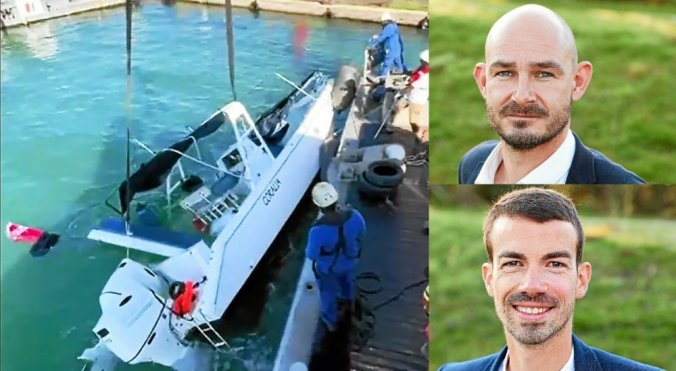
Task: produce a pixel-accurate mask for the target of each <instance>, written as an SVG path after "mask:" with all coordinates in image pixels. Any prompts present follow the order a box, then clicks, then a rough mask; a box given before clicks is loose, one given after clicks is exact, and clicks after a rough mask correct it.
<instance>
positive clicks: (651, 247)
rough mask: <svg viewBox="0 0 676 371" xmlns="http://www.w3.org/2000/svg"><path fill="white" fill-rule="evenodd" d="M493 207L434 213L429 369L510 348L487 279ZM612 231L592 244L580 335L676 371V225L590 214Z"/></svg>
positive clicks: (586, 216)
mask: <svg viewBox="0 0 676 371" xmlns="http://www.w3.org/2000/svg"><path fill="white" fill-rule="evenodd" d="M487 210H488V206H486V207H483V208H479V207H477V206H472V207H469V208H458V207H448V206H446V207H443V206H436V207H435V206H432V207H431V208H430V282H431V285H430V291H431V293H430V296H431V298H430V308H431V309H430V328H431V334H430V336H431V338H430V369H431V370H435V369H437V368H438V367H439V366H440V365H441V364H443V363H445V362H449V361H463V360H468V359H472V358H477V357H480V356H484V355H488V354H492V353H495V352H497V351H499V350H500V349H502V347H504V345H505V338H504V333H503V330H502V326H501V324H500V322H499V320H498V318H497V315H496V314H495V309H494V306H493V301H492V298H490V297H489V296H488V295H487V294H486V291H485V288H484V285H483V282H482V279H481V264H482V263H484V262H485V261H486V259H487V258H486V252H485V249H484V246H483V243H482V238H481V233H482V223H483V218H484V216H485V213H486V212H487ZM582 222H583V225H584V227H585V229H586V228H588V227H590V226H599V225H606V226H609V227H610V228H611V230H612V231H613V232H612V234H610V235H609V236H607V237H605V238H600V239H588V241H587V243H586V245H585V248H584V255H583V259H584V260H585V261H589V262H591V263H592V267H593V275H592V280H591V284H590V287H589V291H588V292H587V295H586V297H585V298H584V299H582V300H580V301H578V302H577V306H576V309H575V315H574V332H575V334H576V335H578V336H579V337H580V338H581V339H582V340H583V341H584V342H586V343H587V344H589V345H591V346H595V347H598V348H601V349H604V350H606V351H609V352H612V353H616V354H619V355H622V356H624V357H629V358H632V359H635V360H638V361H641V362H645V363H649V364H653V365H656V366H659V367H663V368H666V369H668V370H676V315H675V314H676V280H675V279H674V277H675V276H676V221H674V220H667V219H647V218H631V219H629V218H621V217H603V216H598V215H597V216H591V215H590V213H588V212H586V213H585V212H583V213H582Z"/></svg>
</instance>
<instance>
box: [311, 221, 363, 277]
mask: <svg viewBox="0 0 676 371" xmlns="http://www.w3.org/2000/svg"><path fill="white" fill-rule="evenodd" d="M341 226H342V232H343V246H342V247H340V248H338V240H339V235H338V233H339V231H340V229H341ZM365 232H366V223H365V222H364V217H362V215H361V214H360V213H359V211H357V210H349V211H342V212H340V213H338V214H332V215H325V216H323V217H322V218H320V219H319V220H318V221H317V222H316V223H315V225H314V226H313V227H312V228H310V233H309V235H308V241H307V246H306V248H305V255H306V256H307V258H308V259H310V260H312V261H313V262H315V268H316V270H317V273H320V274H328V273H330V272H334V273H340V272H347V271H350V270H352V269H354V268H355V267H356V265H357V262H358V261H359V255H360V254H361V246H360V243H361V238H362V236H363V235H364V233H365Z"/></svg>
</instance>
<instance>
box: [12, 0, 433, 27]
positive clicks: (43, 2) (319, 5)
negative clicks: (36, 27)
mask: <svg viewBox="0 0 676 371" xmlns="http://www.w3.org/2000/svg"><path fill="white" fill-rule="evenodd" d="M181 1H184V2H190V3H198V4H207V5H214V6H220V7H222V6H223V0H181ZM124 3H125V0H2V1H1V2H0V10H1V13H2V14H1V15H2V17H1V23H0V26H1V27H2V28H11V27H17V26H27V25H29V24H31V23H35V22H41V21H45V20H48V19H52V18H59V17H65V16H68V15H72V14H77V13H83V12H88V11H92V10H97V9H103V8H110V7H116V6H123V5H124ZM232 5H233V7H237V8H246V9H251V10H259V11H272V12H280V13H290V14H304V15H313V16H318V17H328V18H340V19H349V20H354V21H362V22H379V21H380V16H381V15H382V14H383V13H384V12H389V13H390V14H391V15H392V17H393V18H394V19H395V20H396V21H397V23H398V24H399V25H403V26H411V27H419V26H420V25H422V24H423V23H424V22H425V20H426V19H427V12H424V11H418V10H403V9H392V8H384V7H378V6H364V5H350V4H333V3H332V2H330V1H321V2H319V1H317V2H315V1H302V0H232Z"/></svg>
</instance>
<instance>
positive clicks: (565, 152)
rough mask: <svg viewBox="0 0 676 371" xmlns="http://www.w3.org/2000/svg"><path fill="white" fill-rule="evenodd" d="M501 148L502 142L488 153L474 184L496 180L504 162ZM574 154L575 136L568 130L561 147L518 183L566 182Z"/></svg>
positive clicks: (490, 182) (491, 182) (489, 182)
mask: <svg viewBox="0 0 676 371" xmlns="http://www.w3.org/2000/svg"><path fill="white" fill-rule="evenodd" d="M501 149H502V142H500V143H498V145H497V146H495V148H493V150H492V151H491V153H490V154H489V155H488V157H487V158H486V161H485V162H484V164H483V166H482V167H481V171H479V175H478V176H477V178H476V180H475V181H474V184H493V183H494V182H495V172H496V171H497V170H498V167H499V166H500V164H501V163H502V151H501ZM574 156H575V137H574V136H573V132H572V131H570V130H568V135H566V139H565V140H564V141H563V143H561V145H560V146H559V148H557V149H556V151H555V152H554V153H552V155H551V156H549V157H548V158H547V159H546V160H545V161H544V162H543V163H541V164H540V166H538V167H536V168H535V169H533V170H532V171H531V172H530V173H528V174H526V176H525V177H523V178H521V179H520V180H519V181H518V182H516V184H565V183H566V178H568V171H569V170H570V165H571V164H572V163H573V157H574Z"/></svg>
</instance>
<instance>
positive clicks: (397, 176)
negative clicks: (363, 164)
mask: <svg viewBox="0 0 676 371" xmlns="http://www.w3.org/2000/svg"><path fill="white" fill-rule="evenodd" d="M364 177H365V178H366V180H367V181H368V182H369V183H371V184H373V185H375V186H378V187H396V186H398V185H399V184H401V182H402V181H403V180H404V170H402V168H401V165H400V162H399V161H397V160H396V159H390V160H377V161H373V162H371V163H370V164H369V166H368V168H367V169H366V171H364Z"/></svg>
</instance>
